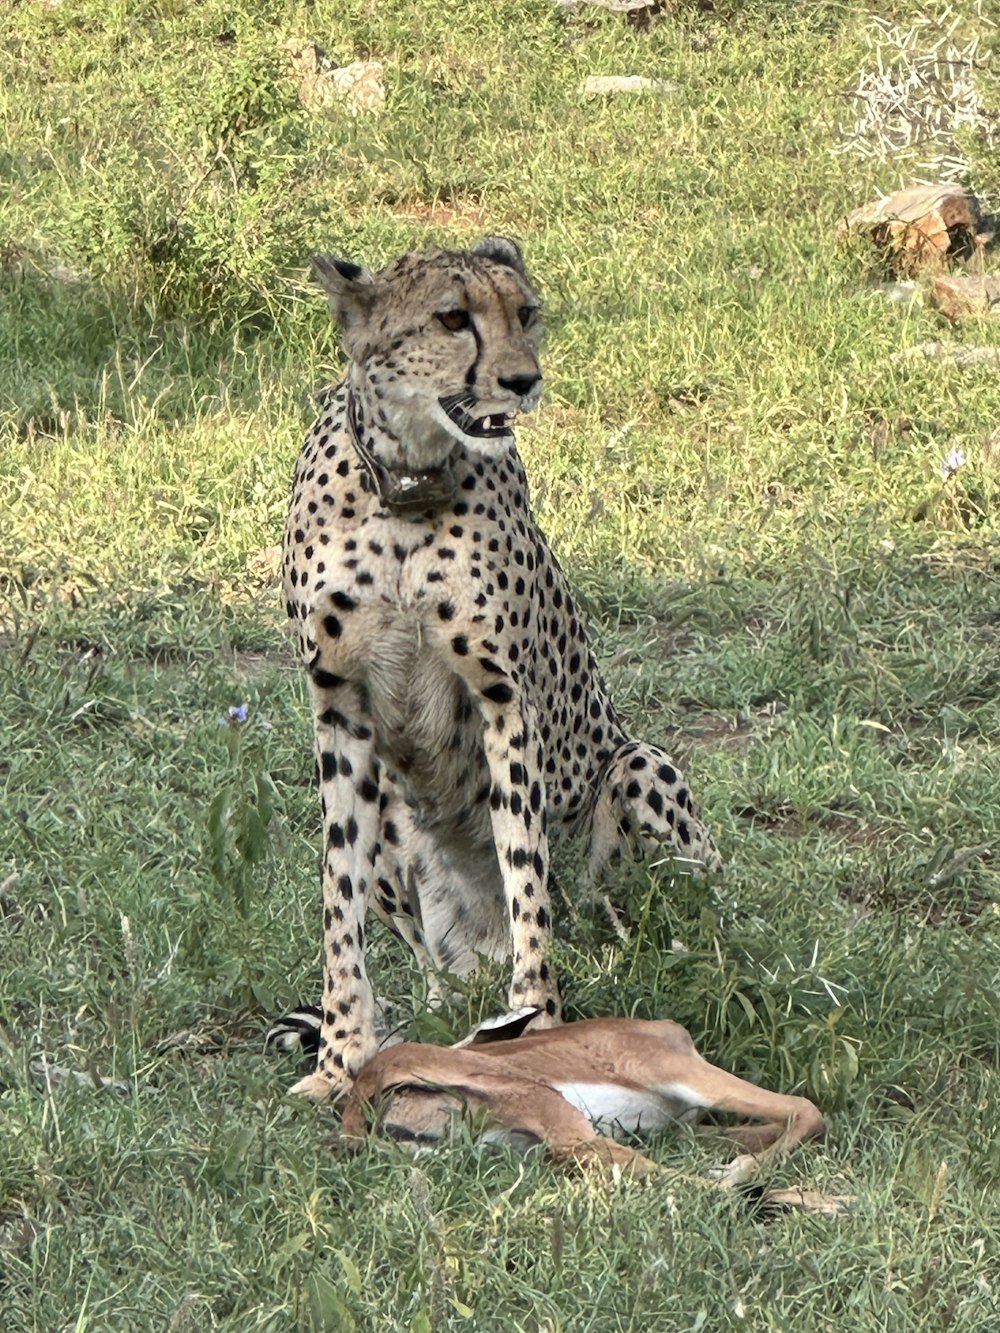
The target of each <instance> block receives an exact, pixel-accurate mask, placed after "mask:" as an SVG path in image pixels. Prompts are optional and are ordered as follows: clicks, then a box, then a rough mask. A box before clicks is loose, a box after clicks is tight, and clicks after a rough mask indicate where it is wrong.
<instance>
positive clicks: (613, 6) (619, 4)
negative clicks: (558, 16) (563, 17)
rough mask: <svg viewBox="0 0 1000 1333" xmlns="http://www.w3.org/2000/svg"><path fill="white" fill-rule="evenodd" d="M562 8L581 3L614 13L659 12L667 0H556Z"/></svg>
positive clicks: (574, 7) (574, 6)
mask: <svg viewBox="0 0 1000 1333" xmlns="http://www.w3.org/2000/svg"><path fill="white" fill-rule="evenodd" d="M556 3H557V4H558V6H559V8H560V9H576V8H577V6H578V5H580V4H587V5H598V6H599V7H600V8H601V9H610V10H611V12H612V14H629V15H633V14H642V13H647V14H650V15H652V14H658V13H659V12H660V10H661V9H662V8H663V6H664V3H665V0H556Z"/></svg>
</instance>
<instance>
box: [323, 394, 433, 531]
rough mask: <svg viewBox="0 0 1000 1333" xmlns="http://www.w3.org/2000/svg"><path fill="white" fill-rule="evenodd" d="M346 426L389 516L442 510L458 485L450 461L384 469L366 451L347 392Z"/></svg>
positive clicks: (404, 515)
mask: <svg viewBox="0 0 1000 1333" xmlns="http://www.w3.org/2000/svg"><path fill="white" fill-rule="evenodd" d="M347 424H348V428H349V430H350V434H351V442H352V444H353V445H354V450H355V453H356V454H357V455H358V461H359V462H360V463H361V466H362V467H363V468H364V470H365V472H366V473H367V474H368V479H369V481H370V482H371V483H372V485H373V486H374V488H375V493H376V495H377V496H378V497H379V499H380V500H381V501H382V504H383V506H384V507H385V508H386V509H388V510H389V512H390V513H391V514H399V515H400V516H401V517H403V518H406V517H414V518H415V517H416V516H417V515H419V514H426V513H427V512H428V511H436V510H440V509H443V508H445V506H446V505H449V504H451V502H452V501H453V500H454V499H455V496H456V494H457V493H458V483H457V482H456V480H455V474H454V473H453V471H452V469H451V462H450V459H448V460H446V461H445V462H444V463H441V464H440V465H439V466H438V467H428V468H422V469H419V470H413V471H410V470H409V469H406V470H404V469H402V468H399V469H397V468H389V467H386V466H385V464H384V463H381V462H380V461H379V460H378V459H377V458H376V457H375V455H374V454H373V453H372V451H371V450H370V449H368V448H366V446H365V444H364V441H363V439H362V431H361V429H360V427H359V425H358V416H357V408H356V406H355V403H354V395H353V394H351V393H348V395H347Z"/></svg>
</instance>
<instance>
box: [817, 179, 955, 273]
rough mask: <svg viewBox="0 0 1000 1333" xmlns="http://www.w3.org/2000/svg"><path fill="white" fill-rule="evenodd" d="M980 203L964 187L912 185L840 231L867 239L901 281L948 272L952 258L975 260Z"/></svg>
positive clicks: (862, 211)
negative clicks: (928, 272) (923, 273)
mask: <svg viewBox="0 0 1000 1333" xmlns="http://www.w3.org/2000/svg"><path fill="white" fill-rule="evenodd" d="M980 216H981V215H980V209H979V202H978V200H977V199H976V197H975V195H974V194H972V193H971V191H969V190H966V189H965V188H964V187H963V186H961V185H951V184H947V183H940V184H937V185H913V186H911V187H910V188H909V189H908V190H898V191H897V192H896V193H895V194H890V195H889V196H888V197H887V198H885V199H874V200H871V201H870V202H869V203H867V204H865V205H863V206H862V207H861V208H856V209H855V210H854V212H853V213H851V214H849V216H848V217H846V218H844V219H843V220H842V221H841V222H840V223H839V224H838V226H837V237H838V239H839V240H846V239H848V238H849V237H851V236H854V235H867V236H868V237H869V238H870V240H871V242H872V243H873V244H874V246H875V247H876V248H877V249H878V250H880V251H881V252H882V254H883V256H884V259H885V262H886V265H887V266H888V268H889V269H890V270H891V271H892V272H893V273H895V274H896V275H897V276H899V277H911V276H912V275H913V274H915V273H918V272H921V271H923V270H928V269H930V270H934V269H940V268H941V267H943V265H944V262H945V260H946V258H947V257H948V256H949V255H954V254H959V255H963V254H964V255H970V254H972V253H973V251H974V249H975V246H976V233H977V231H978V228H979V223H980Z"/></svg>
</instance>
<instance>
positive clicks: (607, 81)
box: [580, 74, 677, 97]
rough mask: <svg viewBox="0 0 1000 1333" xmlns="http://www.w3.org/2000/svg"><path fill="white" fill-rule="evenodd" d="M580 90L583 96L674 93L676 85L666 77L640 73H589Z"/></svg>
mask: <svg viewBox="0 0 1000 1333" xmlns="http://www.w3.org/2000/svg"><path fill="white" fill-rule="evenodd" d="M580 91H581V92H582V93H583V95H584V96H585V97H604V96H606V95H607V94H608V93H675V92H676V91H677V85H676V83H668V82H667V80H666V79H646V78H643V76H642V75H641V74H590V75H588V77H587V78H585V79H584V81H583V85H582V87H581V89H580Z"/></svg>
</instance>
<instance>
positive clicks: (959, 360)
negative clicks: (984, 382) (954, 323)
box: [889, 343, 1000, 370]
mask: <svg viewBox="0 0 1000 1333" xmlns="http://www.w3.org/2000/svg"><path fill="white" fill-rule="evenodd" d="M889 360H890V361H896V362H913V361H941V362H943V363H945V364H947V365H950V366H956V367H958V369H960V370H968V369H969V368H970V367H973V366H995V367H996V368H997V370H1000V346H997V347H961V346H957V345H955V344H952V343H916V344H915V345H914V346H913V347H903V348H901V349H900V351H898V352H893V354H892V356H891V357H890V358H889Z"/></svg>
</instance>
